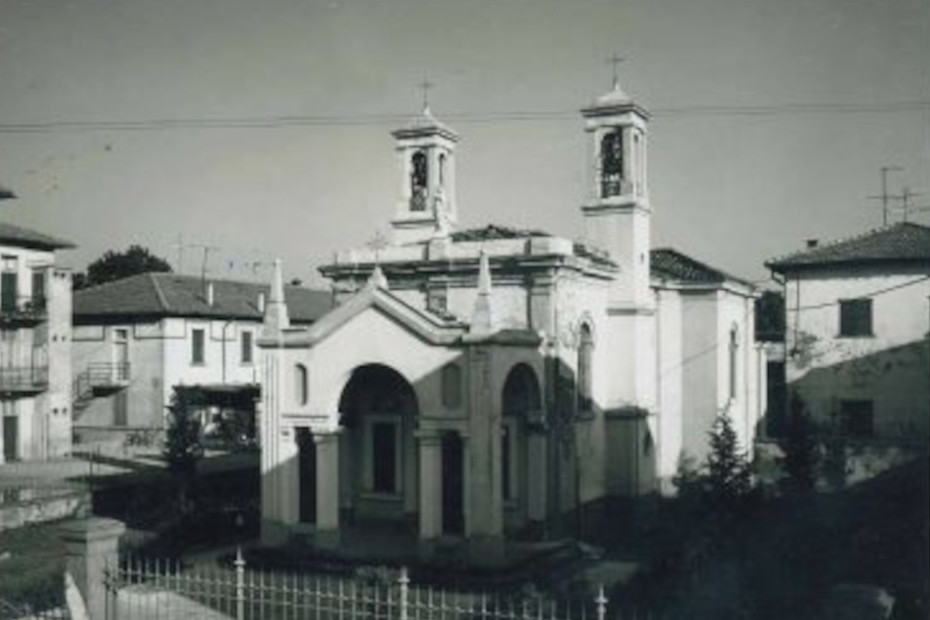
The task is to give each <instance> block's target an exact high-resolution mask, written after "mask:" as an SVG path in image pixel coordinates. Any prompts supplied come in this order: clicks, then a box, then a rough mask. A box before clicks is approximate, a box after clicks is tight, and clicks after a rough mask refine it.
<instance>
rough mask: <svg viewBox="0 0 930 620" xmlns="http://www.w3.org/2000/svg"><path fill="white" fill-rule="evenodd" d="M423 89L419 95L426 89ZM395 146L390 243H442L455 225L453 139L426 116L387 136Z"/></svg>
mask: <svg viewBox="0 0 930 620" xmlns="http://www.w3.org/2000/svg"><path fill="white" fill-rule="evenodd" d="M426 84H428V83H425V84H424V92H425V90H426V88H428V86H427V85H426ZM391 135H392V136H393V137H394V140H395V141H396V143H397V146H396V150H397V157H398V163H399V169H400V170H399V171H400V198H399V199H398V201H397V210H396V212H395V215H394V219H393V220H391V227H392V228H393V230H394V243H396V244H397V245H406V244H411V243H423V242H426V241H429V240H430V239H433V238H436V237H445V236H447V235H448V233H449V230H450V229H451V227H452V226H454V225H455V223H456V222H457V221H458V213H457V210H456V203H455V144H456V143H457V142H458V139H459V137H458V134H456V133H455V132H454V131H453V130H452V129H451V128H449V127H447V126H446V125H444V124H443V123H441V122H439V121H438V120H437V119H436V117H434V116H433V114H432V113H431V112H430V109H429V105H428V102H427V101H426V97H425V95H424V101H423V112H422V113H421V114H420V115H419V116H418V117H417V118H416V119H415V120H414V121H413V123H412V124H411V125H409V126H408V127H404V128H402V129H398V130H396V131H394V132H393V133H392V134H391Z"/></svg>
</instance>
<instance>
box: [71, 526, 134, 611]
mask: <svg viewBox="0 0 930 620" xmlns="http://www.w3.org/2000/svg"><path fill="white" fill-rule="evenodd" d="M125 531H126V526H125V525H123V523H122V522H120V521H117V520H116V519H103V518H98V517H91V518H88V519H74V520H71V521H66V522H65V523H63V524H62V525H61V526H60V532H61V539H62V541H63V542H64V544H65V567H66V569H67V570H68V572H70V573H71V575H72V577H74V582H75V584H76V585H77V587H78V590H80V591H81V595H82V596H83V597H84V602H85V604H86V605H87V611H88V613H89V614H90V617H91V618H94V619H95V620H96V619H98V618H101V619H102V618H106V617H107V616H106V607H107V604H106V603H107V588H108V587H115V586H113V585H111V583H112V582H108V580H107V579H106V574H107V569H109V571H111V574H114V575H115V572H116V571H118V569H119V555H118V553H117V545H118V543H119V537H120V536H122V535H123V532H125ZM111 617H112V615H111Z"/></svg>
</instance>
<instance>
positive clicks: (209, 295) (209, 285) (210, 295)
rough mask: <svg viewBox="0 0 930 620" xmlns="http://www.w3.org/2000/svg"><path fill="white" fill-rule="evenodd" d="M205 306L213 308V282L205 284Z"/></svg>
mask: <svg viewBox="0 0 930 620" xmlns="http://www.w3.org/2000/svg"><path fill="white" fill-rule="evenodd" d="M207 305H208V306H211V307H212V306H213V282H207Z"/></svg>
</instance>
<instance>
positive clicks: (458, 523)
mask: <svg viewBox="0 0 930 620" xmlns="http://www.w3.org/2000/svg"><path fill="white" fill-rule="evenodd" d="M463 455H464V450H463V449H462V438H461V437H460V436H459V434H458V433H446V434H445V435H443V436H442V533H443V534H451V535H462V534H464V533H465V512H464V510H463V508H464V506H463V502H462V493H463V491H464V487H465V485H464V480H463V463H462V461H463V458H462V457H463Z"/></svg>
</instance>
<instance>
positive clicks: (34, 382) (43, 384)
mask: <svg viewBox="0 0 930 620" xmlns="http://www.w3.org/2000/svg"><path fill="white" fill-rule="evenodd" d="M47 388H48V366H7V367H5V368H0V392H2V393H7V394H11V393H12V394H37V393H39V392H44V391H45V390H46V389H47Z"/></svg>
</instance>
